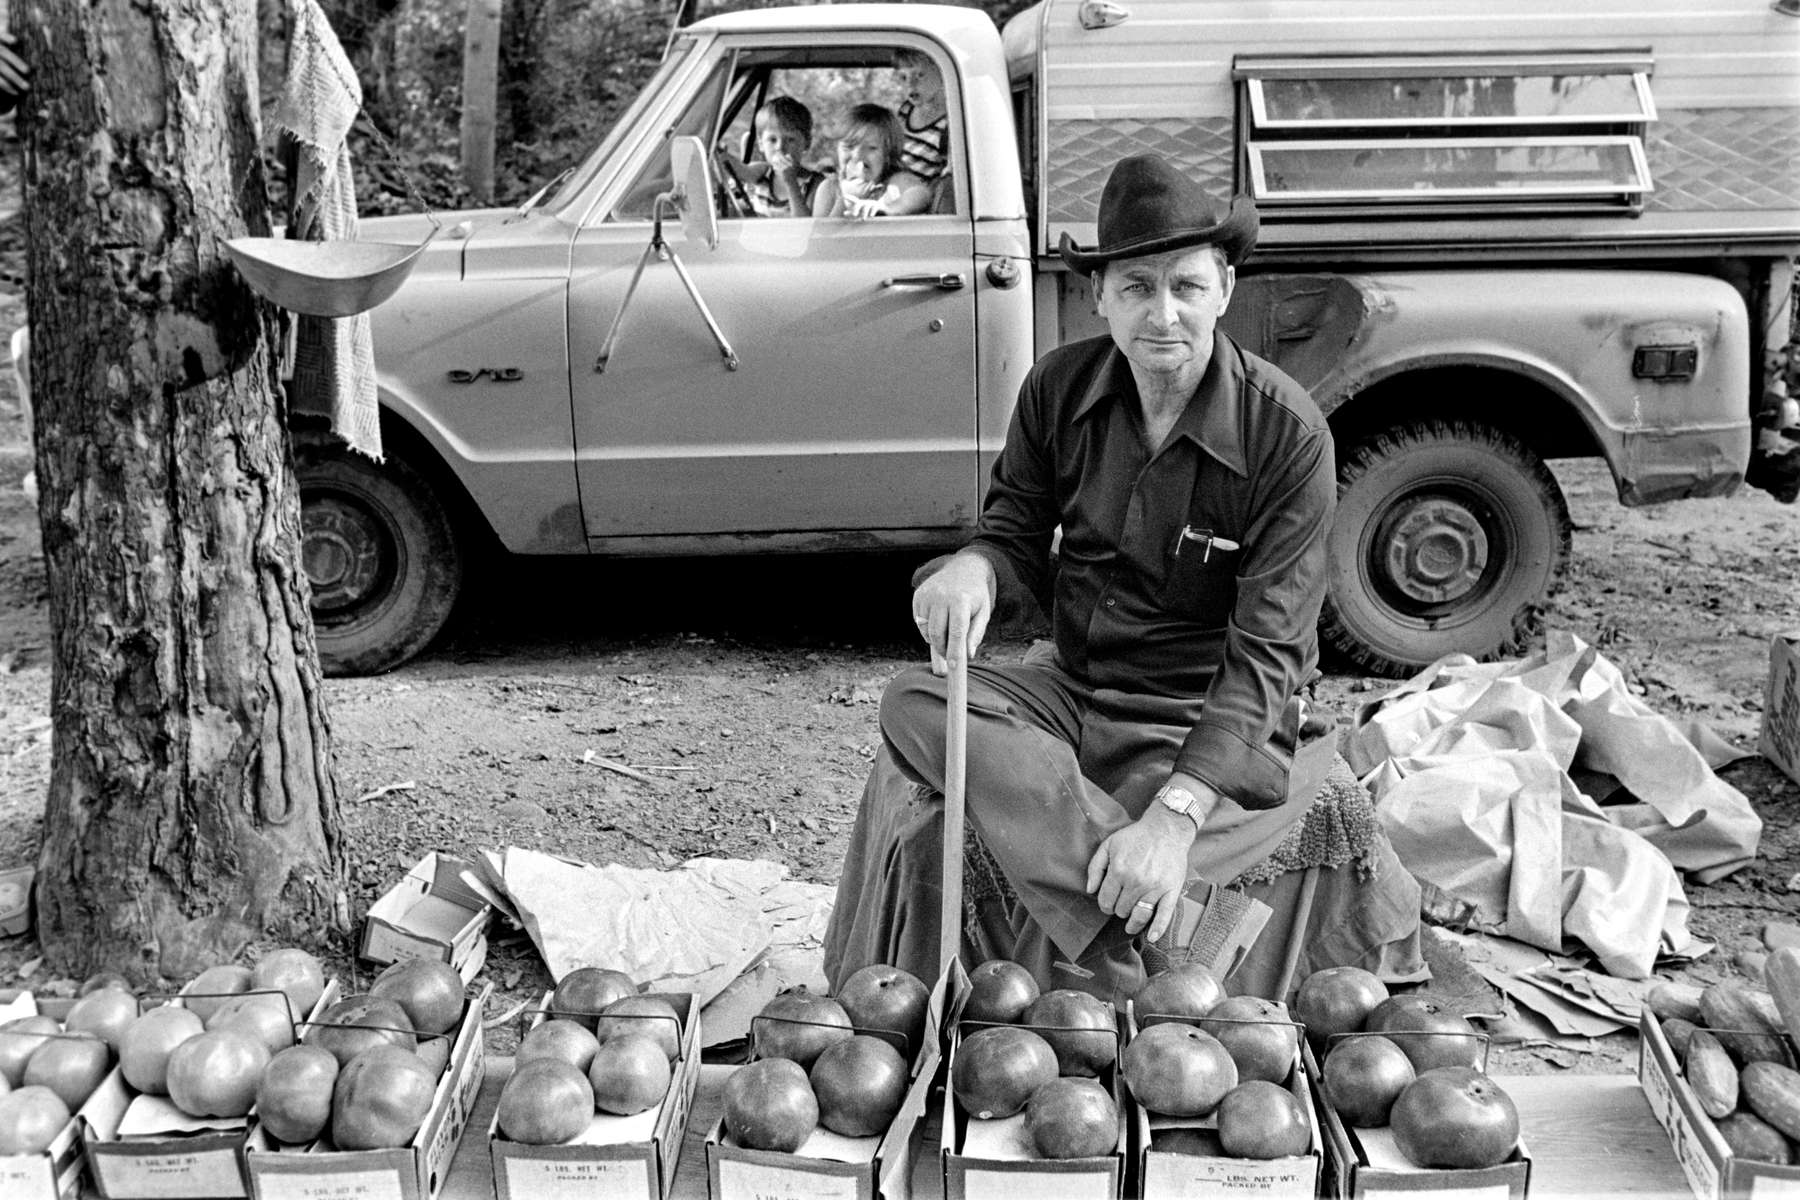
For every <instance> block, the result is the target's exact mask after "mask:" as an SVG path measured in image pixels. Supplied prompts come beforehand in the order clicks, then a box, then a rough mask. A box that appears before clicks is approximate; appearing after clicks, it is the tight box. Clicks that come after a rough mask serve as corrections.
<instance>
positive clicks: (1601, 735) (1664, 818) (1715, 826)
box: [1346, 633, 1762, 979]
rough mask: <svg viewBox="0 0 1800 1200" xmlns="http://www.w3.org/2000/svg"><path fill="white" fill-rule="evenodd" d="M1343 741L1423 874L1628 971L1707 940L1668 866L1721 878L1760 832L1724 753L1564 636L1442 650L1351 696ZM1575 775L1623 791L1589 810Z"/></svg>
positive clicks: (1499, 919)
mask: <svg viewBox="0 0 1800 1200" xmlns="http://www.w3.org/2000/svg"><path fill="white" fill-rule="evenodd" d="M1349 742H1350V744H1349V746H1348V747H1347V750H1346V757H1347V758H1348V759H1349V760H1350V763H1351V766H1352V767H1353V768H1354V769H1355V770H1356V772H1357V774H1358V775H1359V776H1362V777H1363V781H1364V783H1365V784H1367V785H1368V787H1369V789H1370V791H1371V792H1372V793H1373V795H1374V796H1375V799H1376V804H1377V813H1378V815H1379V816H1380V818H1381V822H1382V826H1383V828H1385V829H1386V830H1387V833H1388V837H1389V839H1390V840H1392V842H1393V843H1394V849H1395V850H1396V851H1397V852H1398V853H1399V855H1400V859H1401V861H1402V862H1404V863H1405V864H1406V866H1407V869H1408V870H1410V871H1411V872H1412V873H1413V874H1414V875H1415V876H1416V877H1417V878H1418V879H1419V880H1420V881H1421V882H1422V883H1425V884H1427V885H1430V888H1434V889H1436V890H1437V891H1439V892H1441V893H1443V894H1446V895H1448V896H1450V897H1453V898H1454V899H1455V900H1457V901H1459V902H1461V903H1462V904H1463V905H1465V906H1466V910H1465V915H1466V916H1467V918H1468V919H1469V921H1470V923H1471V924H1473V925H1474V926H1475V927H1477V928H1480V929H1483V930H1485V931H1487V932H1492V933H1499V934H1504V935H1505V936H1507V937H1511V938H1515V939H1517V940H1519V941H1522V942H1527V943H1529V944H1531V945H1534V946H1538V947H1541V948H1543V949H1546V950H1551V951H1558V952H1560V951H1561V950H1562V949H1563V948H1564V946H1565V944H1566V943H1567V942H1568V941H1570V940H1574V941H1578V942H1580V943H1582V944H1584V945H1585V946H1586V947H1587V948H1588V949H1589V950H1590V951H1592V952H1593V954H1594V955H1595V956H1596V957H1597V958H1598V959H1599V961H1600V964H1601V965H1602V966H1603V967H1604V968H1605V969H1606V970H1607V971H1608V972H1610V973H1612V974H1614V975H1618V976H1622V977H1625V978H1632V979H1636V978H1642V977H1644V976H1646V975H1648V974H1649V973H1650V970H1651V968H1652V966H1653V965H1654V963H1655V961H1656V958H1657V956H1658V955H1659V954H1670V955H1686V956H1692V955H1694V954H1697V953H1701V952H1703V951H1704V950H1705V949H1708V948H1710V947H1708V946H1706V945H1705V944H1704V943H1700V942H1697V941H1696V940H1695V939H1694V938H1693V937H1692V936H1691V935H1690V934H1689V933H1688V931H1687V914H1688V903H1687V897H1686V894H1685V892H1684V891H1683V890H1682V882H1681V877H1680V875H1679V874H1678V869H1679V870H1680V871H1686V872H1689V873H1691V874H1692V875H1693V877H1694V878H1696V879H1697V880H1700V881H1702V882H1709V881H1711V880H1714V879H1718V878H1720V877H1722V876H1724V875H1727V874H1729V873H1730V872H1732V871H1734V870H1736V869H1738V868H1739V867H1741V866H1744V865H1745V864H1746V863H1748V862H1749V861H1750V859H1751V858H1752V857H1753V856H1754V855H1755V853H1756V844H1757V840H1758V838H1759V837H1760V835H1761V832H1762V822H1761V821H1760V820H1759V819H1758V818H1757V816H1756V814H1755V812H1754V811H1753V810H1752V809H1751V807H1750V803H1749V801H1748V800H1747V799H1745V797H1744V795H1743V793H1741V792H1739V791H1738V790H1737V789H1736V788H1734V787H1731V786H1730V785H1729V784H1727V783H1725V782H1724V781H1723V780H1721V779H1719V778H1718V777H1717V776H1716V775H1715V774H1714V773H1713V766H1714V765H1716V764H1717V763H1718V762H1720V761H1723V760H1725V759H1728V758H1729V757H1731V752H1730V751H1729V748H1727V747H1724V744H1723V743H1722V742H1719V741H1718V740H1717V739H1716V738H1711V737H1710V735H1705V736H1701V735H1694V736H1692V737H1690V736H1689V735H1686V734H1684V733H1683V731H1682V730H1681V729H1680V728H1678V727H1677V726H1676V725H1675V724H1674V723H1673V722H1671V721H1669V720H1668V719H1666V718H1664V717H1662V716H1659V715H1658V714H1656V713H1655V712H1653V711H1652V710H1651V709H1650V708H1649V707H1648V706H1646V705H1645V704H1644V703H1643V702H1642V701H1641V700H1639V699H1638V698H1637V697H1635V696H1633V695H1632V694H1631V692H1630V690H1629V689H1628V687H1627V686H1626V684H1625V680H1624V677H1623V676H1621V675H1620V673H1619V671H1618V670H1617V668H1615V667H1614V666H1612V664H1610V663H1608V662H1607V661H1606V660H1605V659H1604V658H1603V657H1601V655H1600V654H1599V653H1598V652H1597V651H1596V650H1594V649H1593V648H1592V647H1590V646H1588V645H1587V644H1586V643H1584V642H1582V641H1581V640H1580V639H1579V638H1577V637H1574V636H1573V635H1571V634H1567V633H1552V634H1551V635H1550V637H1549V638H1548V642H1547V646H1546V648H1545V650H1544V652H1543V653H1541V654H1537V655H1534V656H1532V657H1530V658H1526V659H1522V660H1514V661H1510V662H1500V663H1476V662H1475V661H1474V660H1472V659H1470V658H1468V657H1467V656H1465V655H1452V656H1449V657H1446V658H1443V659H1440V660H1439V661H1438V662H1436V663H1433V664H1432V665H1431V666H1430V667H1428V668H1426V669H1425V670H1424V671H1422V672H1420V673H1419V674H1418V675H1416V676H1414V677H1413V678H1412V679H1410V680H1408V681H1407V682H1406V683H1405V684H1403V685H1401V686H1400V687H1399V688H1397V689H1395V690H1394V691H1392V692H1390V693H1388V694H1387V695H1386V696H1384V697H1382V698H1381V699H1380V700H1378V701H1376V702H1374V703H1373V704H1369V705H1366V706H1364V707H1363V708H1362V710H1360V711H1359V712H1358V714H1357V718H1356V724H1355V727H1354V728H1353V729H1352V731H1351V734H1350V738H1349ZM1703 749H1704V750H1705V751H1706V753H1703ZM1709 754H1710V755H1711V758H1710V759H1709V757H1708V755H1709ZM1571 771H1581V772H1597V773H1600V774H1602V775H1606V776H1611V777H1613V778H1615V779H1617V781H1618V782H1619V784H1620V785H1621V787H1622V788H1624V789H1625V790H1626V791H1628V792H1629V793H1630V798H1631V800H1632V802H1631V803H1626V804H1616V805H1615V804H1609V805H1607V806H1604V807H1602V806H1601V805H1600V804H1597V803H1596V802H1595V801H1594V800H1593V799H1591V798H1590V797H1589V796H1588V795H1586V794H1585V793H1583V792H1582V790H1581V789H1580V788H1579V787H1577V786H1576V784H1575V782H1574V779H1573V778H1572V777H1571V775H1570V772H1571Z"/></svg>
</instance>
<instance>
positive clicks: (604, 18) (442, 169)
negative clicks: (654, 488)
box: [264, 0, 1027, 216]
mask: <svg viewBox="0 0 1800 1200" xmlns="http://www.w3.org/2000/svg"><path fill="white" fill-rule="evenodd" d="M322 2H323V4H324V8H325V11H326V14H327V15H328V16H329V17H330V18H331V22H332V26H333V28H335V29H336V30H337V33H338V39H339V40H340V41H341V42H342V43H343V45H344V49H345V50H346V52H347V53H348V54H349V55H350V58H351V61H352V62H353V63H354V64H355V65H356V69H357V75H358V78H359V79H360V80H361V82H362V86H363V106H364V108H363V116H362V118H361V119H360V120H359V121H358V123H357V128H356V131H355V133H354V134H353V135H352V136H353V142H352V147H351V152H352V156H353V159H354V161H355V164H356V173H357V196H358V199H359V201H360V205H361V208H362V211H363V213H364V215H369V216H373V215H377V214H381V213H391V212H406V211H416V210H417V208H418V207H419V206H420V204H421V203H424V204H426V205H428V206H429V207H431V208H434V209H454V208H466V207H471V206H472V205H474V203H475V200H474V198H473V197H472V196H471V195H470V194H469V192H468V190H467V188H466V187H465V186H464V184H463V181H462V172H461V157H460V155H461V141H460V133H459V127H460V122H461V113H462V101H461V97H462V59H463V23H464V18H465V13H466V3H465V0H322ZM768 6H769V5H768V3H765V2H762V0H719V2H717V3H702V4H701V5H700V8H699V11H698V14H697V15H698V16H701V17H704V16H710V15H712V14H714V13H719V12H732V11H737V10H740V9H746V8H763V7H768ZM977 7H981V8H983V9H985V10H986V11H987V12H989V13H990V14H992V15H993V17H994V19H995V21H996V22H997V23H1004V22H1005V21H1006V20H1007V19H1008V18H1009V17H1011V16H1012V15H1013V14H1014V13H1016V12H1019V11H1021V10H1022V9H1024V8H1025V7H1027V5H1026V3H1025V2H1024V0H986V2H985V3H982V4H980V5H978V6H977ZM678 12H679V7H678V5H677V4H675V3H668V2H656V0H651V2H648V3H636V2H633V0H505V4H504V8H503V9H502V14H501V36H500V69H499V80H498V83H499V101H498V112H497V114H496V134H495V150H494V203H495V204H497V205H513V204H519V203H522V202H523V201H524V200H525V199H526V198H527V197H529V196H530V195H531V194H532V193H533V192H535V191H536V190H537V189H538V188H539V187H541V186H543V184H545V183H546V182H548V181H549V180H550V179H552V178H553V177H554V176H555V175H556V174H557V172H559V171H561V170H562V169H563V168H565V167H568V166H572V165H574V164H575V163H577V162H579V161H580V160H581V158H582V156H583V155H585V154H586V153H587V152H588V150H590V149H591V148H592V147H593V146H595V145H597V144H598V143H599V141H600V139H601V137H602V136H603V135H604V134H605V132H606V131H607V130H608V129H609V128H610V127H611V126H612V124H613V122H614V121H615V120H616V119H617V118H618V116H619V114H620V113H622V112H623V111H624V110H625V108H626V106H627V105H629V104H630V103H631V100H632V97H633V96H635V95H636V94H637V92H638V89H639V88H640V87H641V86H642V85H643V83H644V81H645V80H647V79H648V78H649V77H650V75H651V73H652V72H653V71H654V70H655V69H656V65H657V63H658V62H659V61H660V60H661V58H662V52H663V48H664V46H666V45H667V44H668V39H669V35H670V32H671V31H672V29H673V28H674V26H675V22H676V20H677V17H678ZM271 19H273V20H276V21H279V20H280V14H279V13H276V14H273V15H272V18H271ZM264 31H265V32H264V36H265V42H267V41H270V40H275V41H279V39H280V37H281V31H280V30H279V28H271V27H270V25H269V24H268V23H267V20H266V21H265V26H264ZM274 57H275V61H276V63H278V62H279V56H278V55H277V56H274ZM264 61H265V64H266V65H271V64H270V56H265V59H264ZM279 86H280V74H279V67H277V69H276V70H275V71H273V72H271V78H269V79H267V80H265V93H267V92H269V91H272V90H273V89H277V88H279ZM414 192H416V194H417V195H416V198H415V197H414V195H413V193H414ZM272 199H273V200H275V201H276V202H277V203H278V204H279V202H280V200H281V197H280V194H279V189H277V194H276V195H275V196H274V197H272Z"/></svg>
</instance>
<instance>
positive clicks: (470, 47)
mask: <svg viewBox="0 0 1800 1200" xmlns="http://www.w3.org/2000/svg"><path fill="white" fill-rule="evenodd" d="M500 2H501V0H469V9H468V14H467V16H466V17H465V20H464V25H463V85H462V99H463V108H462V168H463V182H465V183H467V184H468V185H469V191H470V192H472V193H474V196H475V199H476V200H477V201H478V202H480V203H482V204H491V203H492V202H493V199H494V124H495V112H496V109H497V102H498V90H499V77H500Z"/></svg>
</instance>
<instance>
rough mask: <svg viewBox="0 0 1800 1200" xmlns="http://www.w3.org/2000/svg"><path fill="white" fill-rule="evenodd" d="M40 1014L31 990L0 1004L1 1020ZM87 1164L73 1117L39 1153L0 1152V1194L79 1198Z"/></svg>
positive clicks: (16, 1199) (33, 1199) (22, 1199)
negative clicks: (82, 1174)
mask: <svg viewBox="0 0 1800 1200" xmlns="http://www.w3.org/2000/svg"><path fill="white" fill-rule="evenodd" d="M37 1015H38V1005H37V1001H36V999H35V998H34V997H33V996H32V994H31V993H30V992H22V993H20V994H19V995H18V996H16V997H14V998H13V999H12V1000H10V1001H8V1002H7V1003H6V1004H4V1005H0V1022H4V1021H12V1020H17V1019H18V1018H21V1017H34V1016H37ZM82 1111H83V1112H85V1111H86V1109H85V1108H83V1110H82ZM86 1166H87V1152H86V1148H85V1147H84V1146H83V1145H82V1142H81V1120H80V1117H79V1116H74V1117H70V1118H69V1123H68V1124H67V1125H64V1126H63V1127H62V1130H61V1132H59V1133H58V1134H57V1135H56V1138H55V1140H53V1141H52V1142H51V1143H50V1145H49V1148H48V1149H45V1150H42V1151H40V1152H39V1153H37V1154H0V1196H5V1197H7V1200H76V1197H78V1196H79V1195H80V1193H81V1173H82V1170H83V1168H85V1167H86Z"/></svg>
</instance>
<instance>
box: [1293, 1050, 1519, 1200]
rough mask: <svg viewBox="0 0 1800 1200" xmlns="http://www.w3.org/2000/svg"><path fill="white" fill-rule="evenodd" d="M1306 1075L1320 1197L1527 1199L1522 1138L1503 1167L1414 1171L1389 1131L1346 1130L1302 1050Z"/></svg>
mask: <svg viewBox="0 0 1800 1200" xmlns="http://www.w3.org/2000/svg"><path fill="white" fill-rule="evenodd" d="M1301 1053H1302V1054H1303V1055H1304V1056H1305V1060H1306V1071H1307V1074H1308V1075H1310V1076H1311V1077H1312V1082H1313V1089H1314V1092H1313V1094H1314V1099H1315V1101H1316V1102H1317V1105H1318V1113H1319V1126H1320V1129H1321V1130H1322V1132H1323V1133H1324V1134H1325V1170H1326V1194H1328V1195H1336V1196H1342V1197H1344V1198H1345V1200H1360V1198H1361V1197H1364V1196H1371V1195H1375V1194H1377V1193H1381V1192H1410V1193H1413V1194H1423V1195H1432V1194H1437V1195H1455V1196H1471V1195H1476V1194H1479V1195H1482V1196H1484V1197H1493V1200H1500V1198H1501V1197H1508V1198H1510V1200H1524V1198H1525V1197H1526V1196H1527V1195H1529V1194H1530V1187H1531V1155H1530V1152H1529V1151H1528V1150H1527V1149H1526V1146H1525V1139H1524V1137H1523V1136H1521V1137H1520V1138H1519V1144H1518V1146H1517V1147H1515V1148H1514V1150H1513V1152H1512V1154H1511V1155H1510V1156H1509V1157H1508V1158H1507V1159H1506V1161H1505V1162H1502V1163H1499V1164H1497V1165H1495V1166H1492V1167H1482V1168H1480V1169H1478V1170H1450V1169H1443V1168H1433V1167H1416V1166H1414V1165H1413V1164H1412V1163H1411V1162H1409V1161H1407V1158H1406V1156H1405V1155H1404V1154H1401V1153H1400V1149H1399V1147H1398V1146H1396V1145H1395V1144H1394V1134H1393V1131H1392V1130H1389V1129H1385V1128H1384V1129H1352V1128H1350V1127H1349V1126H1347V1125H1345V1124H1344V1123H1343V1121H1342V1120H1340V1119H1339V1117H1338V1115H1337V1111H1336V1110H1335V1109H1333V1108H1332V1107H1331V1102H1330V1100H1328V1099H1327V1098H1326V1096H1325V1092H1324V1089H1323V1088H1322V1087H1321V1086H1320V1081H1321V1080H1322V1079H1323V1078H1324V1077H1323V1076H1322V1075H1320V1074H1319V1064H1318V1061H1317V1060H1316V1059H1315V1058H1314V1057H1313V1052H1312V1047H1311V1046H1307V1047H1304V1048H1303V1049H1302V1051H1301Z"/></svg>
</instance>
